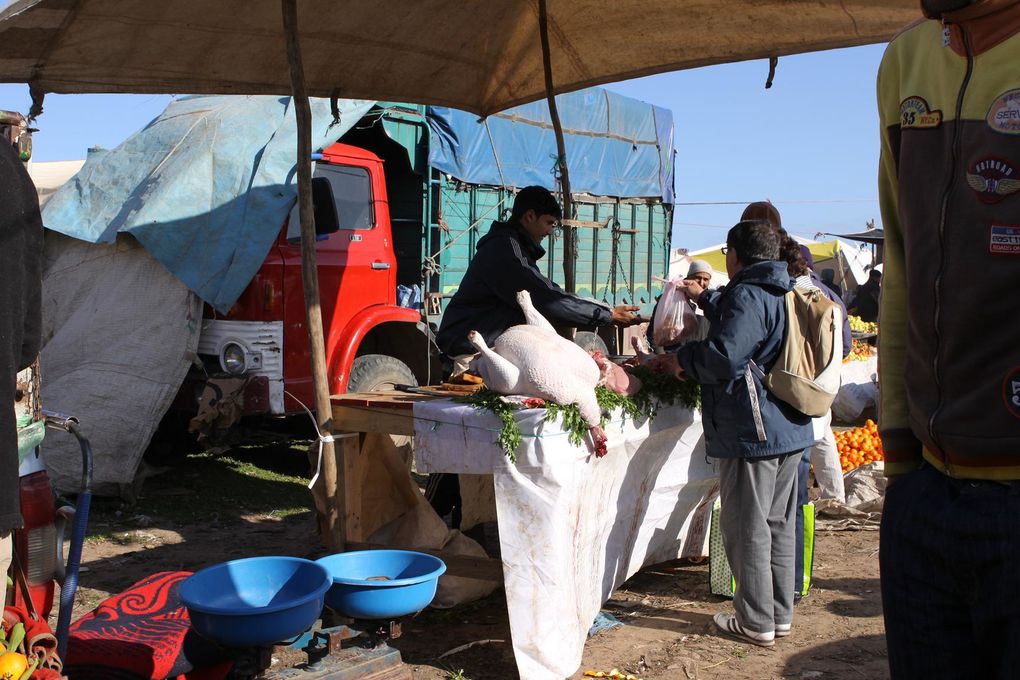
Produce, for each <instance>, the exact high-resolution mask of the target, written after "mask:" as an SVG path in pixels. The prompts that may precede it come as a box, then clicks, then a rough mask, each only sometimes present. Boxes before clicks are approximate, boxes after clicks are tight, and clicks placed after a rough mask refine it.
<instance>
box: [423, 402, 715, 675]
mask: <svg viewBox="0 0 1020 680" xmlns="http://www.w3.org/2000/svg"><path fill="white" fill-rule="evenodd" d="M414 421H415V459H416V464H417V469H418V471H419V472H458V473H474V474H492V475H493V476H494V482H495V490H496V511H497V515H498V518H499V537H500V549H501V552H502V559H503V578H504V582H505V588H506V600H507V609H508V610H509V615H510V630H511V635H512V637H513V649H514V656H515V657H516V660H517V668H518V671H519V673H520V676H521V677H522V678H528V680H554V679H555V680H562V679H563V678H566V677H568V676H570V675H572V674H573V673H574V672H575V671H576V670H577V669H578V667H579V666H580V663H581V655H582V652H583V650H584V643H585V640H586V638H587V633H588V629H589V628H590V627H591V625H592V622H593V621H594V620H595V617H596V615H597V614H598V612H599V609H600V607H601V605H602V603H603V602H605V601H606V600H607V599H609V597H610V595H611V594H612V592H613V590H614V589H616V588H617V587H618V586H619V585H620V584H621V583H623V582H624V581H625V580H626V579H627V578H628V577H630V576H631V575H633V574H634V573H636V572H637V571H638V570H639V569H640V568H641V567H642V566H643V565H647V564H655V563H658V562H664V561H666V560H671V559H676V558H677V557H682V556H699V555H706V554H707V539H708V520H709V516H710V514H711V499H712V498H714V495H715V491H716V489H717V479H716V477H717V473H716V471H715V470H714V469H713V466H712V465H711V464H710V463H709V462H708V461H707V459H706V458H705V449H704V438H703V437H702V428H701V418H700V414H699V413H697V412H692V411H690V410H688V409H685V408H681V407H678V406H677V407H670V408H664V409H661V410H660V411H659V413H658V415H657V416H656V417H655V418H654V419H652V420H650V421H648V420H646V421H642V422H639V423H637V424H635V423H633V422H631V421H626V422H625V421H623V420H621V419H617V420H614V421H613V422H612V423H610V424H609V425H608V426H607V427H606V433H607V434H608V435H609V442H608V444H609V453H608V455H606V456H605V457H604V458H601V459H597V458H595V457H594V456H593V455H591V454H590V453H589V452H588V450H587V448H578V447H575V446H572V445H571V444H570V443H569V442H568V441H567V435H566V434H565V433H564V432H563V430H562V429H561V428H560V427H559V425H558V424H557V423H546V422H545V410H544V409H533V410H526V411H520V412H519V414H518V422H519V423H520V426H521V431H522V433H523V435H524V443H523V444H522V445H521V447H520V449H519V450H518V453H517V463H516V465H514V464H511V463H510V461H509V460H508V459H507V458H506V456H504V455H503V452H502V451H501V450H500V449H499V447H498V446H496V444H495V443H494V442H495V439H496V434H497V432H498V431H499V427H500V425H499V421H498V420H497V419H496V418H495V416H493V415H491V414H489V413H484V412H479V411H476V410H475V409H474V408H472V407H470V406H466V405H461V404H456V403H453V402H451V401H449V400H445V399H444V400H436V401H421V402H417V403H415V405H414Z"/></svg>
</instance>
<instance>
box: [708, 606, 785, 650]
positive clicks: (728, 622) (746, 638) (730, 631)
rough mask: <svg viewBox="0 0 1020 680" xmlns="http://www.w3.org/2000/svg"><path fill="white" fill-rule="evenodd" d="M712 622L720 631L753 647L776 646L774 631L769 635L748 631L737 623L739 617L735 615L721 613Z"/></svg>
mask: <svg viewBox="0 0 1020 680" xmlns="http://www.w3.org/2000/svg"><path fill="white" fill-rule="evenodd" d="M712 620H713V621H714V622H715V625H716V627H717V628H718V629H719V630H721V631H722V632H724V633H726V634H727V635H729V636H730V637H733V638H736V639H737V640H740V641H741V642H750V643H751V644H752V645H758V646H759V647H771V646H772V645H774V644H776V639H775V638H776V634H775V633H773V632H772V631H769V632H768V633H755V632H753V631H750V630H747V629H746V628H744V627H743V626H741V625H740V624H739V623H737V617H736V616H734V615H733V614H727V613H726V612H719V613H718V614H716V615H715V616H713V617H712Z"/></svg>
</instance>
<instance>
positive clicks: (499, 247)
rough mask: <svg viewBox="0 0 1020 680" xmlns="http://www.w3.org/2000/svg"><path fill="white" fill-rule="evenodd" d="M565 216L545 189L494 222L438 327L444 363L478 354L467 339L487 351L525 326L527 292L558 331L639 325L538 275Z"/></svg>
mask: <svg viewBox="0 0 1020 680" xmlns="http://www.w3.org/2000/svg"><path fill="white" fill-rule="evenodd" d="M560 216H561V212H560V206H559V204H558V203H557V202H556V199H555V197H553V195H552V194H551V193H549V191H547V190H546V189H544V188H542V187H538V186H530V187H525V188H523V189H521V191H520V192H519V193H518V194H517V197H516V198H515V199H514V207H513V212H512V214H511V215H510V219H509V220H508V221H507V222H493V223H492V227H491V228H490V229H489V233H488V234H486V235H485V236H483V237H482V238H481V239H480V240H479V241H478V247H477V250H476V252H475V256H474V257H473V258H472V259H471V264H470V265H469V266H468V270H467V273H466V274H464V279H463V280H462V281H461V284H460V287H459V288H458V289H457V292H456V293H455V294H454V296H453V299H452V300H450V304H449V305H447V307H446V311H444V312H443V322H442V325H441V326H440V327H439V335H438V337H437V339H436V340H437V343H438V345H439V349H440V350H441V351H442V352H443V354H444V355H446V357H447V358H448V359H449V360H451V361H455V360H456V359H457V357H462V356H464V355H470V354H474V353H475V348H474V347H473V346H472V345H471V343H470V342H468V339H467V338H468V333H469V332H471V331H478V332H479V333H481V334H482V337H484V338H485V342H486V344H488V345H489V346H491V345H492V343H493V342H495V340H496V338H498V337H499V336H500V335H501V334H502V333H503V331H505V330H506V329H508V328H510V327H511V326H516V325H519V324H523V323H524V312H522V311H521V308H520V305H518V304H517V293H518V292H519V291H522V290H526V291H528V292H529V293H531V300H532V302H533V303H534V305H535V308H536V309H537V310H538V311H539V312H541V314H542V316H544V317H545V318H546V319H548V320H549V322H550V323H551V324H553V325H554V326H564V327H578V326H581V327H599V326H606V325H608V324H610V323H613V324H616V325H618V326H629V325H632V324H634V323H638V322H639V321H640V319H639V318H638V317H636V316H635V315H634V312H635V311H637V309H638V307H636V306H633V305H618V306H617V307H615V308H613V309H610V308H609V306H608V305H605V304H602V303H600V302H595V301H592V300H584V299H582V298H579V297H577V296H576V295H574V294H572V293H568V292H567V291H565V290H563V289H562V288H560V287H559V286H558V285H556V283H554V282H553V281H550V280H549V278H548V277H546V276H545V275H544V274H542V272H541V271H540V270H539V268H538V265H537V264H536V262H537V261H538V260H540V259H541V258H542V257H543V256H544V255H545V249H544V248H542V246H541V242H542V239H544V238H545V237H546V236H548V235H549V234H551V233H552V231H553V229H554V228H555V227H556V223H557V222H558V221H559V219H560Z"/></svg>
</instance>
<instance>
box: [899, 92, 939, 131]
mask: <svg viewBox="0 0 1020 680" xmlns="http://www.w3.org/2000/svg"><path fill="white" fill-rule="evenodd" d="M941 124H942V112H941V111H938V110H936V111H932V110H931V107H929V106H928V102H927V101H925V99H924V97H907V98H906V99H904V100H903V101H902V102H900V127H901V128H934V127H938V126H939V125H941Z"/></svg>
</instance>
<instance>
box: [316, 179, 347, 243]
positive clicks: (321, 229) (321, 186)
mask: <svg viewBox="0 0 1020 680" xmlns="http://www.w3.org/2000/svg"><path fill="white" fill-rule="evenodd" d="M312 205H313V206H315V234H316V236H328V235H329V234H335V233H336V232H338V231H340V216H339V215H337V214H336V200H335V199H334V198H333V187H332V186H331V185H330V183H329V179H327V178H326V177H313V178H312Z"/></svg>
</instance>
